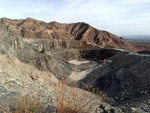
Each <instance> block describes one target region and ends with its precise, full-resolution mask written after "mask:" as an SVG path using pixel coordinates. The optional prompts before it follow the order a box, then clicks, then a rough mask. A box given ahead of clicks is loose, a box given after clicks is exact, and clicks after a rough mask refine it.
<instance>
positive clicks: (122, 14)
mask: <svg viewBox="0 0 150 113" xmlns="http://www.w3.org/2000/svg"><path fill="white" fill-rule="evenodd" d="M12 4H13V5H12ZM149 6H150V0H43V1H40V0H32V1H30V0H26V1H22V2H19V0H12V1H8V0H0V14H1V17H4V16H5V17H8V18H26V17H32V18H36V19H39V20H44V21H46V22H50V21H58V22H63V23H72V22H86V23H89V24H91V25H92V26H94V27H96V28H98V29H103V30H108V31H110V32H112V33H114V34H118V35H121V34H124V33H126V34H130V33H133V34H139V33H140V32H139V31H140V26H141V34H144V31H145V33H148V29H150V24H149V23H150V7H149ZM134 26H136V27H137V28H136V27H134ZM132 28H134V29H132ZM122 29H123V30H122ZM129 29H130V30H131V31H129ZM123 31H124V32H123ZM149 34H150V33H149Z"/></svg>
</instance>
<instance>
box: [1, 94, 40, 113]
mask: <svg viewBox="0 0 150 113" xmlns="http://www.w3.org/2000/svg"><path fill="white" fill-rule="evenodd" d="M1 109H2V111H3V113H35V112H38V113H40V112H41V109H42V103H41V102H40V101H39V100H38V99H37V98H34V97H32V96H29V95H28V96H27V95H26V96H21V97H18V99H17V100H15V101H14V102H12V103H11V104H10V105H4V106H2V107H1Z"/></svg>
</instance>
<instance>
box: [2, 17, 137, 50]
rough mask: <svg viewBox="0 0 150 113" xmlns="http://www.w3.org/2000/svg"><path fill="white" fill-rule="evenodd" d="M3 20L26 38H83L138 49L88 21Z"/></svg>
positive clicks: (104, 45) (112, 45) (101, 43)
mask: <svg viewBox="0 0 150 113" xmlns="http://www.w3.org/2000/svg"><path fill="white" fill-rule="evenodd" d="M2 20H3V21H5V22H7V23H9V24H11V28H12V29H14V30H15V32H16V33H17V34H19V35H20V36H22V37H24V38H41V39H43V38H44V39H45V38H46V39H61V40H83V41H89V42H92V43H95V44H98V45H100V46H103V47H109V48H110V47H111V48H112V47H117V48H125V49H128V50H132V51H136V49H135V48H133V47H132V46H131V45H130V44H129V43H128V42H126V41H125V40H124V39H123V38H119V37H117V36H116V35H114V34H111V33H109V32H107V31H102V30H98V29H95V28H93V27H92V26H90V25H89V24H87V23H82V22H79V23H72V24H61V23H58V22H50V23H46V22H43V21H38V20H35V19H32V18H27V19H21V20H11V19H7V18H2Z"/></svg>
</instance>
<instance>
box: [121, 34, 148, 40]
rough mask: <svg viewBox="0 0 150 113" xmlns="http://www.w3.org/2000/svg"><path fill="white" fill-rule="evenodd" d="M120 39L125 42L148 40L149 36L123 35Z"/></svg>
mask: <svg viewBox="0 0 150 113" xmlns="http://www.w3.org/2000/svg"><path fill="white" fill-rule="evenodd" d="M122 37H123V38H124V39H125V40H143V41H144V40H150V35H125V36H122Z"/></svg>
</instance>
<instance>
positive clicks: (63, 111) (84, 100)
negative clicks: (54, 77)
mask: <svg viewBox="0 0 150 113" xmlns="http://www.w3.org/2000/svg"><path fill="white" fill-rule="evenodd" d="M82 87H84V88H86V89H87V90H88V91H92V93H89V92H85V91H83V92H82V91H81V92H79V90H78V89H76V88H75V87H74V84H73V83H72V86H71V88H70V87H68V86H67V85H66V84H65V82H64V81H63V82H62V83H60V82H59V83H58V85H57V86H56V89H57V101H56V108H57V113H88V112H90V111H92V105H94V104H96V102H97V101H99V100H100V97H102V100H101V102H104V101H106V99H107V97H106V95H105V94H102V92H101V91H99V88H97V89H95V88H93V89H92V88H91V87H90V86H89V85H88V86H87V87H85V86H84V85H82Z"/></svg>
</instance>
